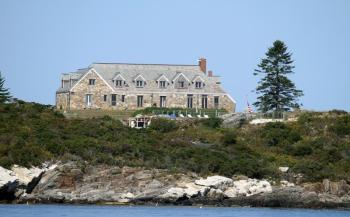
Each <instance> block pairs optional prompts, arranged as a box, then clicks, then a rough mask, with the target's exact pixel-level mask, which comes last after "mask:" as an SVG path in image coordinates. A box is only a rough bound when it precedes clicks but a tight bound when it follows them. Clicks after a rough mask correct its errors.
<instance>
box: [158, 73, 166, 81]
mask: <svg viewBox="0 0 350 217" xmlns="http://www.w3.org/2000/svg"><path fill="white" fill-rule="evenodd" d="M162 77H164V78H165V80H166V81H167V82H169V79H168V78H167V77H166V76H165V75H164V74H162V75H161V76H160V77H159V78H158V79H157V80H156V81H159V80H160V79H161V78H162Z"/></svg>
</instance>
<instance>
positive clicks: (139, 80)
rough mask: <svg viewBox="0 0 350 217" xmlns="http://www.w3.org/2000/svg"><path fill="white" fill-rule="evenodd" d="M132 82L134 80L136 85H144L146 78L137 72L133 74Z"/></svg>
mask: <svg viewBox="0 0 350 217" xmlns="http://www.w3.org/2000/svg"><path fill="white" fill-rule="evenodd" d="M133 82H135V84H136V87H139V88H140V87H144V86H145V85H146V79H145V78H144V77H143V76H142V75H141V74H138V75H137V76H135V78H134V79H133Z"/></svg>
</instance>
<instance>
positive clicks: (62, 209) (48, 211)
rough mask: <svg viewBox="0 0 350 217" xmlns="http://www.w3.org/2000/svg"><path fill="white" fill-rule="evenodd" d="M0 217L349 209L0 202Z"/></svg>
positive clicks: (285, 215) (298, 214) (332, 213)
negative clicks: (20, 203) (10, 203)
mask: <svg viewBox="0 0 350 217" xmlns="http://www.w3.org/2000/svg"><path fill="white" fill-rule="evenodd" d="M0 216H1V217H17V216H18V217H19V216H21V217H22V216H27V217H41V216H43V217H58V216H62V217H63V216H64V217H70V216H72V217H73V216H74V217H90V216H91V217H112V216H113V217H138V216H140V217H151V216H164V217H172V216H186V217H192V216H196V217H197V216H203V217H204V216H205V217H236V216H237V217H238V216H239V217H289V216H290V217H345V216H346V217H349V216H350V211H341V210H310V209H270V208H199V207H147V206H132V207H131V206H130V207H127V206H94V205H86V206H80V205H79V206H78V205H0Z"/></svg>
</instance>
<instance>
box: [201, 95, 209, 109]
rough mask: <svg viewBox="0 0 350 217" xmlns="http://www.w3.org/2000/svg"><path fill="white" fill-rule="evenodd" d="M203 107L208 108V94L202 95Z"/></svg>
mask: <svg viewBox="0 0 350 217" xmlns="http://www.w3.org/2000/svg"><path fill="white" fill-rule="evenodd" d="M202 108H203V109H206V108H208V96H207V95H202Z"/></svg>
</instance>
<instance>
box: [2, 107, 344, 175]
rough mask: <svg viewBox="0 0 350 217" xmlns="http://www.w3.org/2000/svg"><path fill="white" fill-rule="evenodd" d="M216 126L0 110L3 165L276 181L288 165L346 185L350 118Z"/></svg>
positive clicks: (315, 115)
mask: <svg viewBox="0 0 350 217" xmlns="http://www.w3.org/2000/svg"><path fill="white" fill-rule="evenodd" d="M213 122H215V120H214V119H213V120H209V121H207V123H204V122H202V121H201V122H198V121H194V122H191V123H186V124H178V125H175V124H174V122H168V121H158V122H154V126H153V128H152V129H146V130H135V129H129V128H127V127H125V126H122V124H121V123H120V122H119V121H116V120H113V119H111V118H108V117H104V118H97V119H85V120H78V119H66V118H64V117H63V116H62V115H61V114H59V113H57V112H55V111H53V110H52V108H50V107H49V106H44V105H40V104H35V103H24V102H19V103H17V104H8V105H0V165H1V166H5V167H9V166H10V165H12V164H14V163H16V164H20V165H24V166H30V165H38V164H40V163H41V162H43V161H45V160H51V159H59V160H63V161H64V160H78V161H87V162H89V163H91V164H98V163H106V164H112V165H120V166H122V165H129V166H145V167H156V168H166V169H170V170H180V171H194V172H198V173H202V174H210V173H219V174H222V175H226V176H231V175H233V174H245V175H248V176H251V177H257V178H261V177H273V178H278V170H277V168H278V167H279V166H290V167H292V168H293V170H294V171H295V172H301V173H303V174H305V176H306V178H307V180H308V181H316V180H321V179H322V178H331V179H334V180H338V179H348V180H350V138H349V134H350V115H349V114H336V113H329V114H324V113H322V114H321V113H320V114H319V113H310V114H304V115H302V116H301V117H299V120H298V121H297V122H294V123H288V124H281V123H276V124H268V125H266V126H251V125H244V126H243V127H242V128H240V129H235V130H233V129H220V128H212V127H209V126H210V125H211V124H212V123H213Z"/></svg>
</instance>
